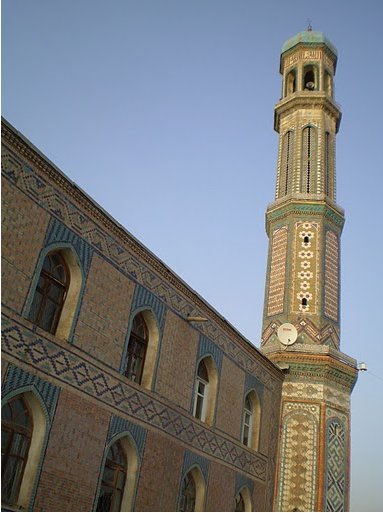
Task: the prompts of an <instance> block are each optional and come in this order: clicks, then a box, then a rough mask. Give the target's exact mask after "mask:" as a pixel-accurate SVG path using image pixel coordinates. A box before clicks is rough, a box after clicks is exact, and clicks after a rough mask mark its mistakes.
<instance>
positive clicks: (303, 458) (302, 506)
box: [277, 402, 320, 511]
mask: <svg viewBox="0 0 383 513" xmlns="http://www.w3.org/2000/svg"><path fill="white" fill-rule="evenodd" d="M319 413H320V409H319V406H318V405H315V404H304V403H294V402H286V403H285V404H284V406H283V418H282V435H281V449H280V451H281V454H280V461H281V469H280V479H279V490H278V497H277V510H278V511H295V508H297V510H298V511H314V509H315V497H316V486H317V459H318V455H317V446H316V440H317V436H318V429H319Z"/></svg>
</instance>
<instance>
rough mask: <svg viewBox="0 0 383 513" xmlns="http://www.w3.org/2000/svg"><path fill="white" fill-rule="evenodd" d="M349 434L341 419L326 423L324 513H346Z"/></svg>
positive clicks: (329, 420)
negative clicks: (344, 512) (329, 512)
mask: <svg viewBox="0 0 383 513" xmlns="http://www.w3.org/2000/svg"><path fill="white" fill-rule="evenodd" d="M347 490H348V485H347V433H346V427H345V425H344V423H343V422H342V421H341V420H340V419H339V418H330V419H328V420H327V422H326V476H325V498H324V511H346V498H347Z"/></svg>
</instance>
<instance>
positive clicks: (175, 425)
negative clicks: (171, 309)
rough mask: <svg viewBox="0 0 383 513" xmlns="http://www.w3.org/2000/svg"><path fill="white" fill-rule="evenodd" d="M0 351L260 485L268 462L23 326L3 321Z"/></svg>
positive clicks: (120, 378)
mask: <svg viewBox="0 0 383 513" xmlns="http://www.w3.org/2000/svg"><path fill="white" fill-rule="evenodd" d="M2 349H3V354H4V355H9V356H10V357H12V358H13V359H15V360H20V361H23V362H24V361H27V362H28V363H29V365H30V366H31V368H35V369H38V370H39V371H40V372H42V373H44V374H47V375H49V376H51V377H52V378H55V379H56V380H59V381H60V382H62V383H64V384H65V385H67V386H68V385H69V386H71V387H74V388H76V389H78V390H80V391H81V392H82V393H85V394H88V395H90V396H91V397H93V398H95V399H97V400H99V401H100V402H102V403H104V404H107V405H108V406H109V407H110V406H112V407H114V408H115V409H116V410H117V411H120V412H122V413H124V414H127V415H129V416H131V417H132V419H133V420H134V419H137V420H138V421H141V422H143V423H147V424H148V427H150V426H153V427H155V428H157V429H160V430H162V431H164V432H165V433H167V434H169V435H171V436H174V437H176V438H177V439H178V440H180V441H182V442H185V443H187V444H192V445H193V447H195V448H196V449H198V450H199V451H202V452H204V453H205V454H206V455H208V456H212V457H215V458H217V459H219V460H222V461H224V462H227V463H229V464H231V465H233V466H235V467H237V468H238V469H240V470H241V471H243V472H246V473H247V474H249V475H250V476H252V477H253V478H256V479H259V480H260V481H263V482H264V481H265V480H266V476H267V458H266V457H265V456H263V455H261V454H259V453H254V452H251V451H247V450H246V449H244V447H243V446H242V445H241V444H239V443H238V444H237V443H234V442H233V441H231V440H229V439H227V438H225V437H223V436H221V435H218V434H216V433H215V432H214V431H213V430H210V429H208V428H205V427H204V426H201V424H200V423H199V422H198V421H194V420H193V419H192V418H191V417H189V416H187V415H184V414H181V413H179V412H178V411H177V410H173V409H172V408H170V407H169V406H167V405H165V404H163V403H162V402H160V401H159V400H156V399H154V398H153V397H152V396H151V395H150V394H147V393H145V391H144V390H137V389H136V388H134V387H132V386H130V385H129V384H128V383H127V380H125V379H124V378H123V377H120V376H118V375H115V374H113V373H112V372H110V371H108V370H105V369H103V368H101V367H98V366H97V365H95V364H93V363H91V362H89V361H87V360H85V359H82V358H80V357H79V356H78V355H77V354H76V352H75V351H73V352H72V351H71V348H70V346H65V347H61V346H60V345H59V344H58V343H55V342H53V341H51V340H48V339H44V338H43V337H40V336H37V335H36V333H34V332H32V331H30V330H29V329H28V328H27V327H26V326H25V325H23V321H21V320H20V323H16V322H15V321H14V320H13V319H10V318H8V317H6V316H5V315H4V316H3V322H2Z"/></svg>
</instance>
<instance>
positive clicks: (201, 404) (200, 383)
mask: <svg viewBox="0 0 383 513" xmlns="http://www.w3.org/2000/svg"><path fill="white" fill-rule="evenodd" d="M208 400H209V373H208V371H207V368H206V363H205V361H204V360H201V361H200V363H199V365H198V370H197V379H196V384H195V399H194V411H193V415H194V417H196V418H197V419H200V420H202V421H204V420H205V419H206V408H207V404H208Z"/></svg>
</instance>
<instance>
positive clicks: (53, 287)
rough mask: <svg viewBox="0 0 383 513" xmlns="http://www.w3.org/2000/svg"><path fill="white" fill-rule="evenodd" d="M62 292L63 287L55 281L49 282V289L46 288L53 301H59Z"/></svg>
mask: <svg viewBox="0 0 383 513" xmlns="http://www.w3.org/2000/svg"><path fill="white" fill-rule="evenodd" d="M63 293H64V287H62V286H61V285H58V284H57V283H51V284H50V287H49V290H48V294H47V295H48V297H49V299H51V300H52V301H54V302H55V303H58V302H60V301H61V297H62V295H63Z"/></svg>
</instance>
